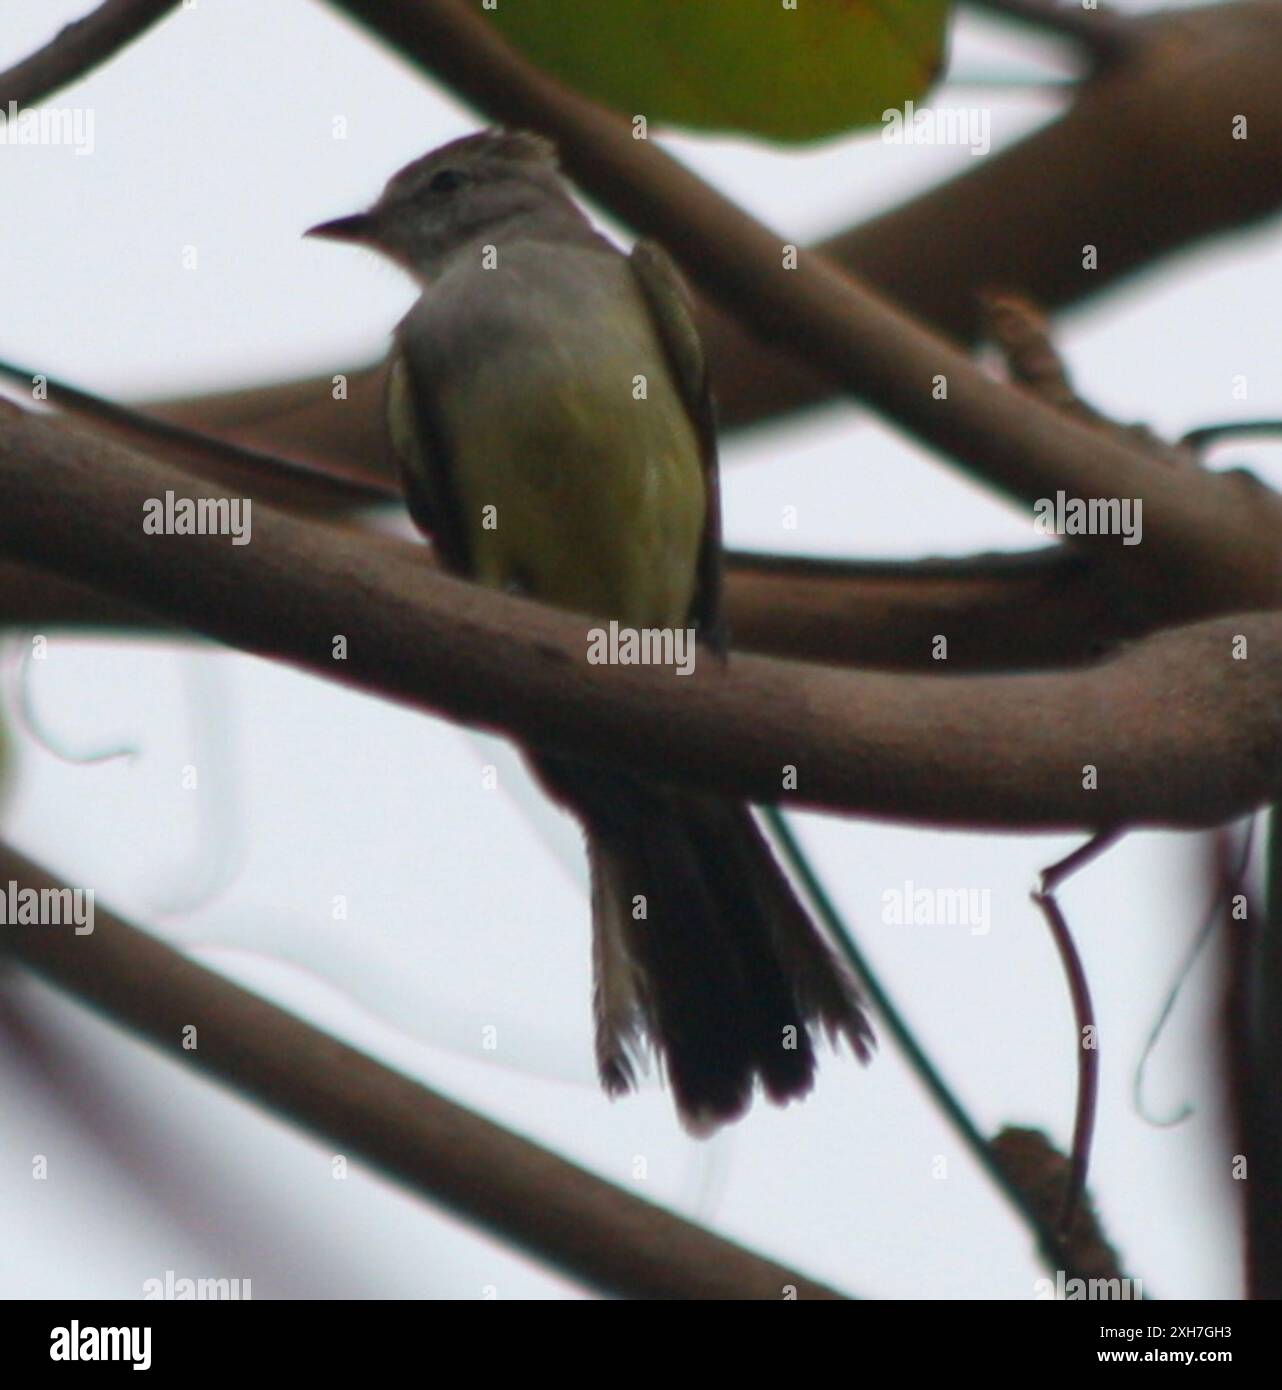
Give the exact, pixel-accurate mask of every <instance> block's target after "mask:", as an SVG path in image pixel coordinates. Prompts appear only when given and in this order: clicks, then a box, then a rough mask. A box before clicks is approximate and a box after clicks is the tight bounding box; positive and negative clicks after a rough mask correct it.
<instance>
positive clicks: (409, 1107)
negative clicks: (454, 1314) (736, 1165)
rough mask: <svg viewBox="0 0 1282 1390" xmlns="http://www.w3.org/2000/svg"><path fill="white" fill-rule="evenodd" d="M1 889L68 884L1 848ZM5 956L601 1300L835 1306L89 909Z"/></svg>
mask: <svg viewBox="0 0 1282 1390" xmlns="http://www.w3.org/2000/svg"><path fill="white" fill-rule="evenodd" d="M11 881H12V882H14V883H16V884H17V885H19V892H21V891H22V890H23V889H25V888H34V889H36V890H37V891H43V890H51V891H57V890H59V889H60V888H62V887H63V885H61V884H59V883H58V882H57V881H56V880H55V879H53V878H51V877H50V876H49V875H47V874H46V873H45V872H44V871H43V870H42V869H40V868H38V867H37V866H36V865H34V864H32V863H31V862H30V861H29V860H27V859H25V858H23V857H22V856H21V855H19V854H17V853H16V852H15V851H13V850H12V849H9V848H8V847H7V846H4V845H0V883H3V884H5V885H6V887H7V885H8V884H9V883H10V882H11ZM0 949H3V950H7V951H9V952H11V953H12V954H13V955H14V956H15V957H16V958H17V959H19V960H21V961H23V962H24V963H25V964H26V965H28V966H29V967H31V968H32V969H33V970H36V971H37V972H38V973H39V974H41V975H43V976H44V977H45V978H46V979H49V980H51V981H52V982H53V983H55V984H57V985H58V986H59V987H61V988H63V989H66V990H68V991H70V992H71V993H72V994H74V995H76V996H77V997H78V998H80V999H83V1000H84V1001H85V1002H87V1003H89V1004H91V1005H92V1006H93V1007H95V1008H96V1009H98V1010H99V1011H100V1012H102V1013H104V1014H106V1015H107V1016H108V1017H109V1018H111V1019H112V1020H113V1021H114V1022H116V1023H118V1024H120V1025H122V1026H123V1027H126V1028H130V1029H132V1030H133V1031H134V1032H136V1033H139V1034H141V1035H142V1036H143V1037H145V1038H147V1039H148V1040H150V1041H151V1042H153V1043H155V1044H157V1045H158V1046H159V1047H161V1048H162V1049H163V1050H164V1051H165V1052H166V1053H167V1054H168V1055H169V1056H171V1057H173V1058H175V1059H176V1060H177V1061H179V1062H180V1063H182V1064H183V1065H184V1066H185V1067H189V1068H194V1069H197V1070H199V1071H202V1072H204V1073H206V1074H207V1075H209V1076H211V1077H214V1078H215V1079H217V1080H219V1081H222V1082H223V1083H225V1084H227V1085H230V1086H232V1087H233V1088H235V1089H236V1090H238V1091H240V1092H241V1093H242V1094H244V1095H247V1096H249V1097H251V1098H252V1099H254V1100H256V1101H258V1102H259V1103H261V1104H263V1105H265V1106H266V1107H268V1108H269V1109H271V1110H272V1111H275V1112H276V1113H278V1114H281V1115H284V1116H286V1117H287V1118H288V1119H290V1120H293V1121H294V1122H295V1123H297V1124H300V1125H302V1126H304V1127H305V1128H307V1129H310V1130H312V1131H313V1132H314V1133H315V1134H316V1136H317V1137H318V1138H320V1139H321V1140H322V1142H324V1143H326V1144H333V1145H336V1146H337V1147H338V1149H339V1151H340V1152H346V1151H348V1150H350V1151H351V1152H352V1153H353V1154H355V1155H358V1156H359V1157H361V1158H364V1159H365V1160H367V1161H368V1162H370V1163H371V1164H373V1165H375V1166H376V1167H378V1168H379V1169H381V1170H382V1171H384V1172H385V1173H387V1174H389V1175H390V1176H391V1177H393V1178H395V1179H397V1180H398V1181H400V1182H402V1183H404V1184H405V1185H406V1186H408V1187H410V1188H412V1189H414V1190H415V1191H417V1192H419V1193H421V1194H422V1195H423V1196H426V1197H429V1198H430V1199H431V1200H433V1201H434V1202H439V1203H441V1204H442V1205H444V1206H445V1207H447V1208H448V1209H450V1210H451V1211H454V1212H456V1213H457V1214H459V1215H460V1216H463V1217H464V1218H466V1219H467V1220H469V1221H471V1222H473V1223H475V1224H476V1225H478V1226H480V1227H482V1228H484V1229H487V1230H490V1231H492V1232H493V1233H494V1234H496V1235H497V1236H499V1237H500V1238H502V1239H504V1240H506V1241H508V1242H510V1243H512V1244H514V1245H516V1246H518V1247H520V1248H522V1249H524V1250H526V1251H528V1252H529V1253H531V1254H533V1255H534V1256H536V1257H537V1258H538V1259H540V1260H543V1261H546V1262H548V1263H550V1264H551V1265H553V1266H555V1267H556V1268H558V1269H561V1270H563V1271H564V1272H565V1273H567V1274H569V1275H570V1276H572V1277H574V1278H576V1279H580V1280H583V1281H585V1282H587V1283H588V1284H590V1285H593V1286H595V1287H597V1288H599V1289H604V1290H607V1291H611V1292H614V1293H619V1294H622V1295H624V1296H626V1297H632V1298H737V1299H743V1298H756V1299H779V1300H782V1299H784V1298H786V1297H788V1296H789V1293H788V1291H789V1289H795V1290H796V1296H797V1297H798V1298H838V1297H841V1295H839V1294H836V1293H834V1292H833V1291H832V1290H831V1289H828V1288H826V1287H824V1286H823V1285H821V1284H818V1283H815V1282H814V1281H813V1280H810V1279H806V1278H804V1277H802V1276H800V1275H798V1274H796V1273H794V1272H792V1271H790V1270H787V1269H785V1268H783V1267H782V1266H780V1265H777V1264H774V1263H772V1262H771V1261H769V1260H764V1259H762V1258H760V1257H759V1256H757V1255H754V1254H752V1253H750V1252H749V1251H747V1250H744V1249H743V1248H742V1247H740V1246H737V1245H734V1244H732V1243H731V1242H730V1241H727V1240H723V1239H722V1238H721V1237H719V1236H715V1235H713V1234H711V1233H710V1232H708V1231H704V1230H701V1229H700V1228H699V1227H697V1226H694V1225H692V1224H690V1223H689V1222H687V1221H683V1220H682V1219H681V1218H679V1217H677V1216H674V1215H672V1214H671V1213H670V1212H666V1211H664V1210H662V1209H661V1208H660V1207H656V1206H653V1205H652V1204H651V1203H649V1202H645V1201H642V1200H641V1199H640V1198H638V1197H635V1196H633V1195H632V1194H630V1193H628V1192H625V1191H623V1190H622V1189H621V1188H618V1187H615V1186H613V1185H612V1184H611V1183H608V1182H605V1181H604V1180H602V1179H601V1178H599V1177H597V1176H596V1175H595V1174H593V1173H589V1172H587V1171H586V1170H585V1169H583V1168H579V1167H577V1166H576V1165H575V1164H572V1163H569V1162H567V1161H566V1160H565V1159H563V1158H560V1157H558V1156H557V1155H556V1154H553V1153H551V1152H549V1151H548V1150H547V1149H543V1148H540V1147H539V1146H538V1145H536V1144H533V1143H531V1142H530V1141H529V1140H527V1139H523V1138H521V1137H520V1136H519V1135H517V1134H514V1133H513V1132H512V1131H510V1130H506V1129H503V1128H501V1127H500V1126H498V1125H496V1124H493V1123H492V1122H490V1121H489V1120H486V1119H483V1118H481V1117H480V1116H478V1115H475V1114H473V1113H472V1112H471V1111H469V1110H467V1109H465V1108H464V1107H463V1106H461V1105H457V1104H455V1103H454V1102H453V1101H450V1100H447V1099H446V1098H445V1097H443V1096H440V1095H438V1094H436V1093H435V1092H434V1091H431V1090H429V1089H428V1088H427V1087H425V1086H422V1085H420V1084H418V1083H417V1082H415V1081H411V1080H410V1079H409V1078H408V1077H405V1076H402V1075H401V1074H400V1073H398V1072H395V1071H393V1070H391V1068H389V1067H385V1066H383V1065H382V1064H381V1063H379V1062H376V1061H374V1060H373V1059H372V1058H370V1057H367V1056H365V1055H364V1054H363V1053H361V1052H358V1051H357V1050H356V1049H355V1048H351V1047H348V1046H347V1045H346V1044H344V1043H341V1042H338V1041H337V1040H336V1039H334V1038H332V1037H329V1036H328V1035H327V1034H325V1033H323V1032H321V1031H320V1030H319V1029H317V1028H314V1027H312V1026H311V1025H310V1024H308V1023H304V1022H303V1021H302V1020H301V1019H299V1018H296V1017H295V1016H294V1015H293V1014H290V1013H287V1012H285V1010H283V1009H279V1008H277V1007H276V1006H275V1005H273V1004H270V1003H268V1002H267V1001H266V1000H264V999H261V998H259V997H258V996H257V995H255V994H251V993H250V992H249V991H248V990H246V989H242V988H241V987H240V986H239V985H236V984H233V983H232V982H231V981H230V980H227V979H225V978H223V977H222V976H221V975H217V974H215V973H214V972H213V971H210V970H206V969H205V968H204V967H202V966H200V965H197V964H196V963H195V962H194V961H192V960H189V959H188V958H187V957H186V956H184V955H182V954H181V953H180V952H178V951H175V950H174V949H173V948H172V947H169V946H167V945H165V944H163V943H162V942H160V941H157V940H155V939H154V938H153V937H151V936H148V935H147V934H146V933H145V932H141V931H139V930H138V929H137V928H136V927H133V926H130V925H129V924H128V923H126V922H125V921H123V920H122V919H121V918H119V917H117V916H115V915H114V914H113V913H111V912H109V911H106V910H104V909H103V908H102V907H100V906H98V905H97V904H95V907H94V918H93V930H92V932H91V933H90V934H88V935H77V934H76V933H75V931H74V928H73V927H72V926H71V925H64V926H52V925H47V924H38V925H20V924H14V923H13V922H10V923H9V924H8V925H6V926H5V928H4V931H3V934H2V935H0ZM192 1030H194V1032H193V1031H192ZM193 1038H194V1040H195V1046H194V1047H192V1046H191V1043H192V1040H193Z"/></svg>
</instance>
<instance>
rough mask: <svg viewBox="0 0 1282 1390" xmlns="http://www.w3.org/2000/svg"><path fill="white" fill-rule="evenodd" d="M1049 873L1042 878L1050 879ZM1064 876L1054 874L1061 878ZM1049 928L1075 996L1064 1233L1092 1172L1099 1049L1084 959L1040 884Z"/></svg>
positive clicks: (1060, 1226) (1059, 1224)
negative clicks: (1073, 1079)
mask: <svg viewBox="0 0 1282 1390" xmlns="http://www.w3.org/2000/svg"><path fill="white" fill-rule="evenodd" d="M1048 879H1049V876H1046V877H1045V878H1044V881H1048ZM1060 881H1062V879H1056V880H1055V882H1060ZM1032 899H1033V901H1034V902H1035V903H1036V904H1037V906H1038V907H1039V908H1040V909H1041V913H1042V916H1043V917H1045V918H1046V925H1047V926H1048V927H1049V928H1050V931H1051V938H1052V939H1053V940H1054V942H1055V949H1056V950H1057V951H1058V952H1059V958H1060V960H1061V961H1062V962H1063V965H1064V974H1065V976H1066V977H1067V979H1068V990H1069V996H1070V998H1071V999H1072V1001H1073V1018H1074V1021H1075V1023H1076V1026H1077V1034H1076V1037H1077V1044H1076V1049H1075V1050H1076V1053H1077V1104H1076V1106H1075V1108H1074V1115H1073V1147H1072V1162H1071V1163H1070V1165H1069V1176H1068V1182H1067V1183H1066V1184H1065V1187H1064V1200H1063V1205H1062V1206H1061V1208H1060V1212H1059V1216H1058V1219H1057V1221H1056V1230H1058V1231H1059V1232H1060V1233H1061V1235H1066V1234H1067V1233H1068V1232H1069V1231H1071V1230H1072V1229H1073V1225H1074V1223H1075V1221H1076V1219H1077V1209H1078V1205H1079V1203H1080V1202H1081V1200H1082V1194H1083V1193H1084V1192H1085V1191H1086V1181H1087V1178H1088V1177H1089V1175H1090V1164H1091V1141H1092V1139H1093V1138H1094V1135H1095V1112H1096V1110H1097V1108H1098V1103H1099V1048H1098V1047H1097V1046H1096V1041H1097V1040H1096V1038H1095V1037H1094V1036H1093V1035H1094V1032H1095V1007H1094V1005H1093V1004H1092V1003H1091V989H1090V982H1089V981H1088V980H1087V978H1086V970H1085V968H1084V966H1083V965H1082V958H1081V956H1080V955H1079V954H1078V952H1077V946H1076V944H1075V943H1074V941H1073V934H1072V932H1071V931H1069V929H1068V923H1067V921H1065V919H1064V913H1063V911H1062V910H1061V908H1060V905H1059V903H1058V902H1057V901H1056V898H1055V892H1054V889H1053V888H1045V887H1044V888H1042V889H1041V890H1039V891H1038V892H1035V893H1033V894H1032Z"/></svg>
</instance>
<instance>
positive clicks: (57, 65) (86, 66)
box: [0, 0, 180, 113]
mask: <svg viewBox="0 0 1282 1390" xmlns="http://www.w3.org/2000/svg"><path fill="white" fill-rule="evenodd" d="M179 3H180V0H106V3H105V4H102V5H99V6H98V8H97V9H96V10H94V11H93V13H92V14H87V15H86V16H85V17H84V18H83V19H78V20H76V21H75V22H74V23H72V24H68V25H67V26H66V27H65V28H64V29H62V30H61V31H60V32H59V33H58V34H57V36H56V37H55V38H53V39H51V40H50V41H49V42H48V43H47V44H45V46H44V47H43V48H40V49H37V50H36V51H35V52H34V53H32V54H31V55H30V56H29V57H26V58H24V59H23V60H22V61H21V62H20V63H15V64H14V66H13V67H11V68H9V69H8V70H7V71H5V72H0V113H7V111H8V109H9V103H10V102H16V103H17V105H18V106H19V107H22V106H33V105H34V104H35V103H36V102H38V101H43V100H44V99H45V97H48V96H52V95H53V93H54V92H56V91H58V90H59V88H62V87H65V86H67V85H68V84H69V83H71V82H76V81H79V79H80V78H82V77H84V76H85V75H86V74H87V73H90V72H92V71H93V70H94V68H96V67H98V66H100V65H101V64H102V63H105V62H106V61H107V60H108V59H109V58H111V57H114V56H115V54H117V53H118V52H119V51H120V50H121V49H122V48H124V47H125V45H126V44H128V43H132V42H133V40H134V39H136V38H137V37H138V36H139V35H140V34H142V33H143V32H145V31H146V30H147V29H150V28H151V26H152V25H153V24H155V23H156V21H157V20H159V19H161V18H163V17H164V16H165V15H166V14H167V13H168V12H169V11H170V10H176V9H177V8H178V6H179Z"/></svg>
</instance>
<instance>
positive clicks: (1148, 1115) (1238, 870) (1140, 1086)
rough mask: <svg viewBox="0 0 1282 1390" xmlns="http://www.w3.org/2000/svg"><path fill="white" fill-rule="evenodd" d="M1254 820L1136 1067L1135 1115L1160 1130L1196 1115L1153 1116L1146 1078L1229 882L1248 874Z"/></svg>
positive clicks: (1214, 892) (1220, 879) (1214, 891)
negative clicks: (1146, 1102) (1164, 1117)
mask: <svg viewBox="0 0 1282 1390" xmlns="http://www.w3.org/2000/svg"><path fill="white" fill-rule="evenodd" d="M1254 829H1255V821H1254V818H1252V820H1251V821H1250V822H1248V824H1247V828H1246V833H1245V834H1244V835H1243V837H1242V847H1241V850H1240V852H1239V855H1238V862H1237V865H1236V867H1233V866H1230V865H1228V864H1224V863H1221V864H1220V866H1219V869H1218V872H1217V873H1216V878H1215V883H1214V885H1213V886H1212V888H1211V897H1210V901H1209V902H1208V903H1207V905H1206V912H1205V913H1204V914H1203V917H1202V920H1201V922H1200V923H1199V925H1198V928H1197V930H1196V931H1195V932H1194V933H1193V939H1192V941H1191V942H1190V943H1189V947H1188V950H1187V951H1186V953H1185V955H1184V959H1183V960H1182V961H1181V962H1180V964H1179V966H1178V967H1177V969H1176V971H1175V979H1174V981H1173V982H1172V984H1171V987H1170V989H1169V990H1168V991H1167V994H1166V998H1165V999H1164V1000H1163V1001H1162V1007H1161V1009H1160V1010H1159V1011H1158V1015H1157V1018H1156V1019H1155V1020H1154V1021H1153V1026H1152V1028H1150V1029H1149V1034H1148V1037H1147V1038H1145V1039H1144V1047H1143V1049H1142V1050H1141V1052H1140V1059H1139V1061H1138V1062H1136V1064H1135V1074H1134V1076H1133V1077H1132V1079H1131V1103H1132V1104H1133V1105H1134V1106H1135V1110H1136V1113H1137V1114H1138V1115H1139V1116H1140V1117H1141V1118H1142V1119H1144V1120H1145V1121H1147V1123H1149V1124H1151V1125H1155V1126H1157V1127H1158V1128H1161V1129H1168V1128H1170V1127H1172V1126H1173V1125H1178V1124H1181V1123H1183V1121H1185V1120H1186V1119H1188V1117H1189V1116H1190V1115H1191V1114H1192V1113H1193V1107H1192V1106H1191V1105H1189V1104H1188V1103H1187V1102H1185V1104H1183V1105H1181V1106H1180V1108H1179V1109H1178V1110H1177V1111H1176V1112H1175V1114H1173V1115H1170V1116H1168V1117H1167V1118H1166V1119H1159V1118H1158V1117H1157V1116H1156V1115H1154V1114H1153V1113H1152V1112H1151V1111H1150V1110H1149V1108H1148V1106H1147V1105H1146V1104H1145V1101H1144V1079H1145V1076H1146V1075H1147V1072H1148V1063H1149V1058H1150V1057H1151V1056H1152V1055H1153V1050H1154V1048H1156V1047H1157V1044H1158V1041H1159V1039H1160V1038H1161V1036H1162V1031H1163V1029H1164V1028H1165V1027H1166V1024H1167V1020H1168V1019H1169V1018H1170V1017H1171V1014H1172V1013H1173V1012H1174V1011H1175V1005H1176V1004H1177V1003H1178V1001H1179V997H1180V990H1181V989H1183V987H1184V982H1185V980H1187V979H1188V977H1189V974H1190V972H1191V971H1192V969H1193V966H1194V965H1195V964H1196V963H1197V959H1198V957H1199V956H1200V955H1201V954H1202V951H1203V949H1204V948H1205V946H1206V943H1207V942H1208V941H1210V939H1211V937H1213V936H1214V935H1215V929H1216V927H1217V926H1218V925H1219V923H1220V921H1221V912H1222V908H1223V903H1224V900H1225V898H1226V896H1231V894H1232V892H1233V889H1232V888H1231V887H1230V883H1231V882H1233V881H1240V880H1241V879H1242V876H1243V875H1244V874H1245V873H1246V869H1247V865H1248V864H1249V862H1250V859H1251V841H1252V839H1253V837H1254Z"/></svg>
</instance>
